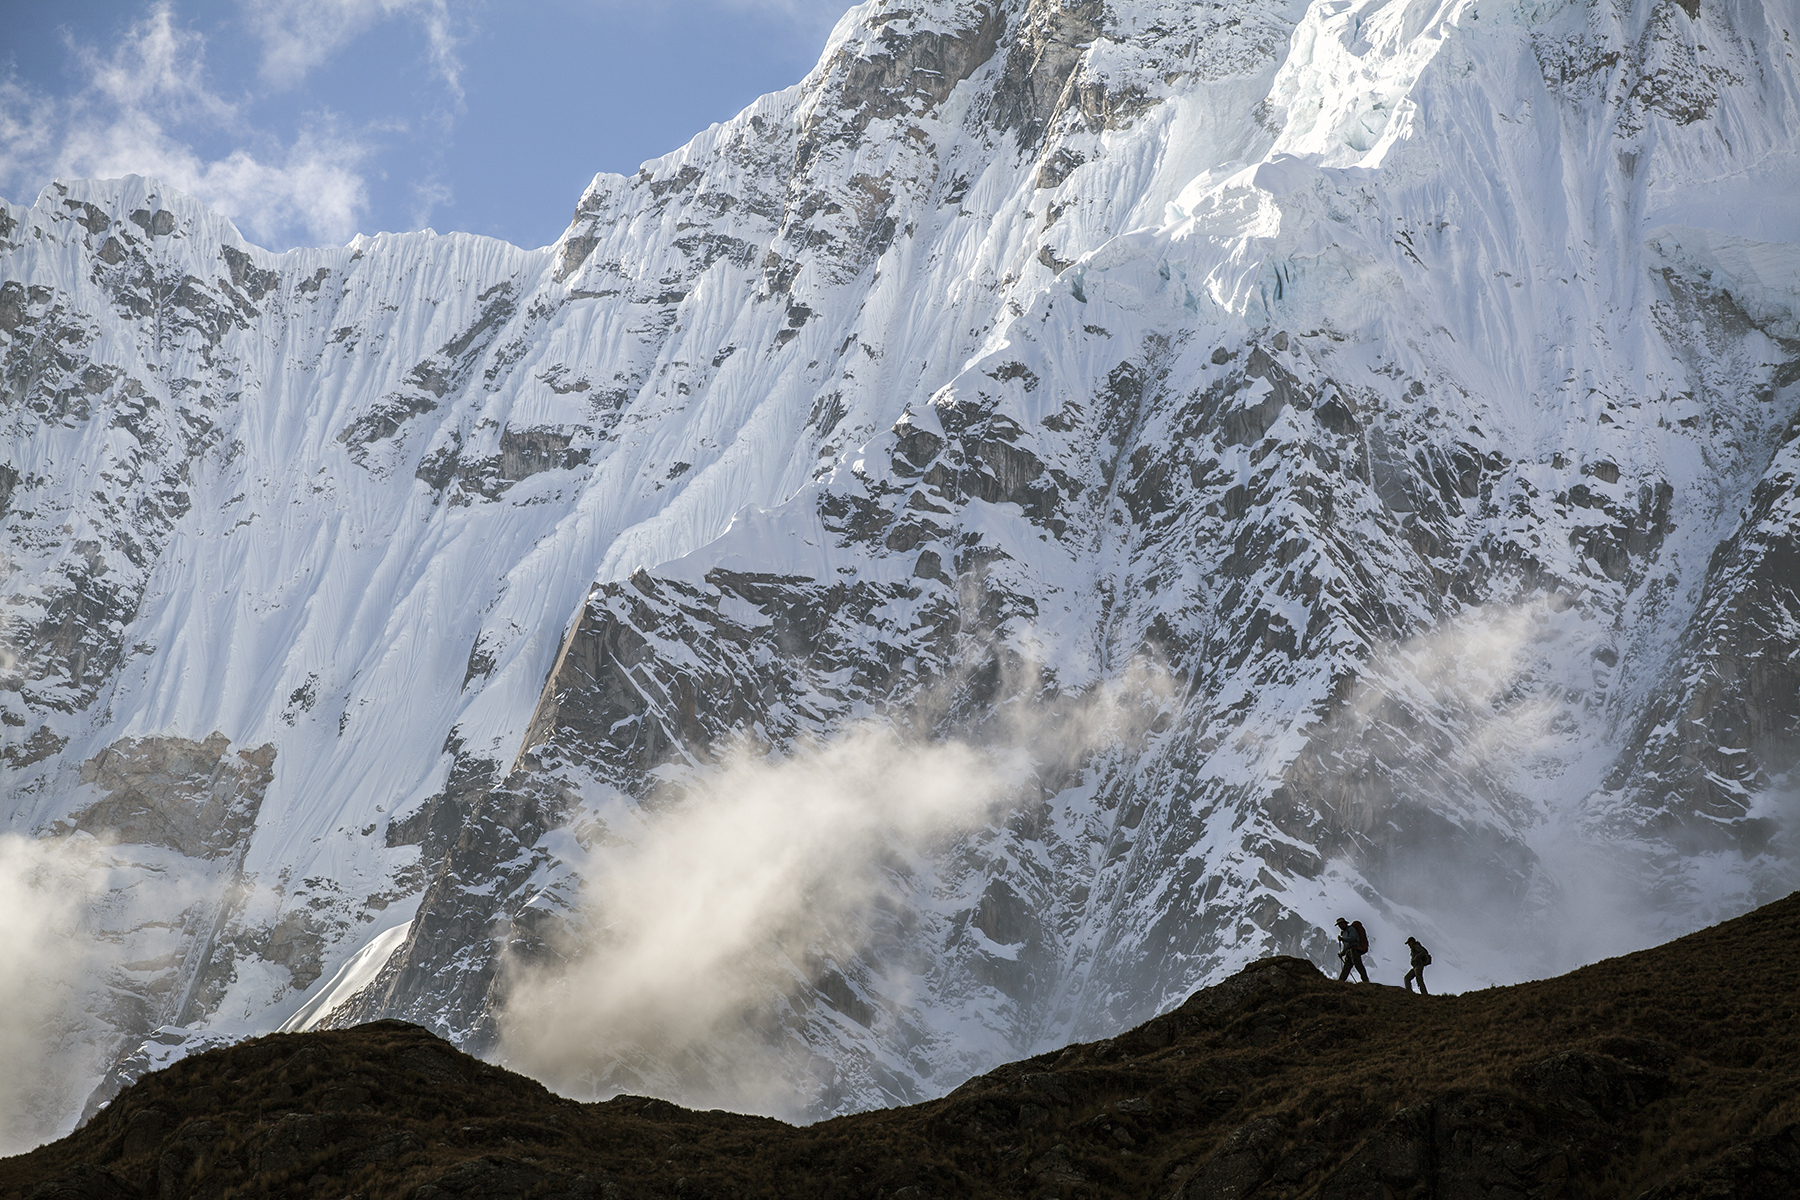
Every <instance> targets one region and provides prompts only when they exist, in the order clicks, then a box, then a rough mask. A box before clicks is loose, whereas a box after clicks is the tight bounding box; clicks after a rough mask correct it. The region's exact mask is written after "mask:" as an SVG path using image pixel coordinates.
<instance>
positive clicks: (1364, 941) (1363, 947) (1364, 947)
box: [1350, 921, 1369, 954]
mask: <svg viewBox="0 0 1800 1200" xmlns="http://www.w3.org/2000/svg"><path fill="white" fill-rule="evenodd" d="M1350 928H1351V929H1353V930H1355V932H1356V941H1355V942H1354V943H1353V946H1354V948H1355V950H1356V952H1357V953H1358V954H1367V953H1368V952H1369V931H1368V930H1366V929H1364V928H1363V923H1362V922H1361V921H1352V922H1350Z"/></svg>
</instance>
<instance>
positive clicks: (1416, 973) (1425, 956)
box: [1405, 937, 1431, 996]
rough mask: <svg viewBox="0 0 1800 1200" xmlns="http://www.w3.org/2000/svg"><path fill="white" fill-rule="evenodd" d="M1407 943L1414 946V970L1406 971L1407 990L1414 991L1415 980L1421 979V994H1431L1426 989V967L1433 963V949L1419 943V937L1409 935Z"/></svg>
mask: <svg viewBox="0 0 1800 1200" xmlns="http://www.w3.org/2000/svg"><path fill="white" fill-rule="evenodd" d="M1406 944H1407V945H1408V946H1411V947H1412V970H1410V971H1408V972H1407V973H1406V980H1405V983H1406V990H1407V991H1409V992H1410V991H1412V985H1413V980H1415V979H1416V980H1418V981H1419V995H1421V996H1429V995H1431V993H1430V992H1428V991H1426V990H1425V968H1426V967H1429V966H1430V965H1431V951H1429V950H1427V949H1426V948H1425V947H1424V946H1421V945H1420V944H1419V939H1418V938H1414V937H1409V938H1407V939H1406Z"/></svg>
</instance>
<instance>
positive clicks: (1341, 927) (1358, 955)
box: [1337, 917, 1423, 986]
mask: <svg viewBox="0 0 1800 1200" xmlns="http://www.w3.org/2000/svg"><path fill="white" fill-rule="evenodd" d="M1337 923H1338V958H1340V959H1342V960H1343V963H1344V969H1343V970H1341V971H1339V972H1338V982H1339V983H1342V982H1344V981H1345V980H1346V979H1348V978H1350V972H1351V971H1352V970H1354V971H1355V972H1356V973H1357V974H1358V975H1360V976H1362V981H1363V982H1364V983H1367V982H1369V972H1368V970H1367V969H1366V968H1365V967H1364V966H1363V960H1362V956H1363V955H1365V954H1367V953H1368V952H1369V934H1368V931H1367V930H1365V929H1364V928H1363V923H1362V922H1361V921H1346V920H1344V918H1342V917H1339V918H1338V919H1337ZM1421 986H1423V985H1421Z"/></svg>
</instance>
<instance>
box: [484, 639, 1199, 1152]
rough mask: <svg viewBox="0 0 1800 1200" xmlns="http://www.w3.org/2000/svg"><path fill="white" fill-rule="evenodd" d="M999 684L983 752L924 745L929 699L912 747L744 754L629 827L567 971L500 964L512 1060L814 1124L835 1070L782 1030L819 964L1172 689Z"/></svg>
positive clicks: (920, 709)
mask: <svg viewBox="0 0 1800 1200" xmlns="http://www.w3.org/2000/svg"><path fill="white" fill-rule="evenodd" d="M949 690H950V691H954V689H949ZM999 690H1000V692H1001V694H1002V695H1004V696H1007V697H1010V699H1009V700H1003V701H1001V702H1000V703H998V704H996V705H995V706H994V707H993V708H990V709H986V710H984V711H985V713H986V715H987V717H988V718H989V719H987V720H986V721H984V722H982V724H981V726H980V729H979V734H978V736H979V738H980V741H979V743H977V742H975V741H974V740H972V739H973V738H974V737H976V736H977V734H976V733H975V732H973V731H971V732H969V734H968V736H969V738H970V739H971V740H930V739H929V738H927V737H925V736H923V731H924V730H925V729H928V728H931V727H933V726H934V725H936V724H937V722H935V721H933V720H931V719H930V714H931V713H932V712H936V713H937V714H938V717H939V718H940V719H943V720H945V721H947V720H948V717H947V715H946V712H947V710H946V707H945V706H946V704H948V703H949V698H948V696H947V695H940V696H932V697H925V698H921V700H920V703H919V704H918V705H916V706H915V708H914V711H913V712H912V713H911V714H910V716H911V717H912V718H913V720H911V721H909V722H908V727H909V728H910V729H911V730H912V736H911V737H907V736H903V735H902V733H900V732H898V731H896V730H895V729H893V728H891V727H889V726H885V725H878V724H874V723H868V724H862V725H857V726H853V727H851V728H850V729H848V730H845V731H843V732H841V733H839V734H837V735H835V736H834V737H833V738H832V739H831V740H830V741H829V742H827V743H825V744H823V745H813V746H809V747H805V748H803V749H802V750H800V751H799V752H797V753H795V754H794V755H792V756H790V757H787V758H784V759H772V758H769V757H764V756H760V755H757V754H755V753H753V752H751V751H749V750H747V749H746V750H742V751H740V752H738V753H737V754H735V755H733V756H731V757H729V758H728V759H727V760H726V762H725V763H724V764H723V765H722V766H721V768H720V769H718V770H717V771H714V772H711V773H708V774H706V775H704V776H701V777H699V778H698V779H697V781H696V782H695V783H694V785H693V786H692V787H691V788H690V789H689V790H688V792H687V794H686V796H685V797H684V798H683V799H681V800H680V801H679V802H678V803H676V804H673V805H670V806H668V807H665V808H661V809H660V810H657V809H655V808H652V809H651V810H650V811H644V810H639V811H638V812H637V813H635V814H629V815H627V817H626V818H625V819H626V820H630V821H632V822H635V823H636V825H637V827H636V828H635V829H629V830H628V829H624V828H623V827H620V828H615V829H612V830H610V831H609V832H610V833H611V834H612V835H613V836H612V839H611V840H612V844H610V845H603V846H598V847H596V849H594V850H593V851H592V852H590V856H589V859H588V861H587V862H586V863H584V864H582V867H581V870H582V874H583V876H584V877H585V879H586V881H587V883H586V892H585V897H584V900H585V909H586V925H585V928H583V929H581V930H578V931H576V932H574V933H572V934H571V935H570V936H568V937H567V938H566V939H565V940H564V942H563V944H561V945H560V946H558V947H557V950H558V951H559V952H560V954H561V955H562V956H563V958H562V961H561V962H560V963H558V964H557V965H556V966H554V967H551V968H544V967H541V966H539V967H535V968H533V967H526V966H523V965H521V964H518V963H514V964H512V966H511V967H510V969H509V987H508V990H507V994H506V998H505V1001H504V1003H503V1005H502V1008H501V1012H500V1019H499V1032H500V1045H499V1053H500V1056H501V1057H502V1058H503V1059H504V1060H505V1061H507V1062H508V1064H509V1065H511V1066H513V1067H514V1068H516V1069H519V1070H523V1071H526V1072H528V1073H530V1074H532V1075H534V1076H536V1077H537V1078H539V1079H542V1080H543V1081H545V1082H546V1083H548V1084H549V1085H550V1086H552V1087H554V1088H556V1089H558V1090H560V1091H563V1092H565V1093H567V1094H570V1095H582V1096H596V1097H598V1096H603V1095H607V1094H612V1093H615V1092H618V1091H622V1090H633V1091H639V1090H648V1091H655V1092H658V1093H659V1094H664V1095H679V1096H680V1098H681V1099H682V1100H683V1101H684V1102H685V1103H689V1104H702V1105H721V1106H725V1107H730V1108H734V1109H737V1110H740V1111H753V1112H766V1113H770V1114H773V1115H778V1116H788V1117H800V1116H803V1115H805V1114H807V1113H808V1112H810V1111H812V1106H813V1104H814V1103H815V1102H816V1101H817V1100H818V1098H819V1094H820V1092H821V1090H822V1089H823V1088H824V1087H825V1086H826V1084H827V1080H826V1079H825V1078H822V1077H821V1074H828V1073H829V1071H828V1069H825V1070H824V1071H822V1072H820V1071H815V1070H814V1066H815V1064H814V1063H813V1062H812V1060H811V1056H810V1052H809V1051H807V1049H806V1047H805V1045H804V1041H803V1039H800V1038H796V1037H794V1036H793V1035H794V1030H793V1029H792V1028H789V1027H788V1026H786V1025H784V1023H783V1022H784V1018H790V1017H793V1016H794V1004H793V1002H794V1000H795V997H796V994H797V993H798V992H799V991H800V990H801V989H803V988H805V987H807V986H808V984H809V983H811V982H813V977H814V976H815V974H816V973H817V972H818V970H819V968H820V966H821V964H825V963H833V962H835V963H844V962H847V961H849V960H852V959H855V958H857V957H858V956H859V955H861V954H862V953H863V952H864V951H865V950H867V949H868V948H869V943H870V940H871V938H872V936H874V930H875V925H876V924H878V923H879V920H891V919H894V917H895V914H904V913H905V912H906V911H907V910H908V908H909V899H908V897H909V894H910V893H911V891H912V890H913V889H914V888H915V887H916V886H917V884H918V877H919V875H921V874H924V873H925V872H919V871H915V867H917V866H919V865H920V864H921V863H923V862H924V861H925V860H927V859H929V858H931V857H932V856H933V855H936V854H940V853H941V852H942V851H943V850H944V849H945V848H946V847H948V846H949V845H950V844H951V843H952V842H953V840H954V839H956V838H958V837H961V836H964V835H966V834H969V833H970V832H972V831H975V830H978V829H983V828H990V827H992V826H993V825H994V824H995V823H996V822H997V821H998V820H999V819H1001V818H1002V817H1003V816H1004V814H1005V813H1006V812H1008V811H1009V810H1010V809H1011V808H1012V807H1013V806H1014V805H1015V804H1016V803H1018V802H1019V801H1020V800H1021V799H1022V798H1025V797H1036V796H1037V795H1038V788H1039V787H1040V786H1042V785H1044V784H1045V783H1046V782H1049V783H1050V785H1051V786H1052V787H1054V786H1055V785H1054V782H1053V781H1054V780H1056V779H1058V778H1060V777H1062V776H1063V775H1064V774H1065V773H1066V772H1067V771H1069V770H1070V769H1071V768H1072V767H1074V766H1075V765H1076V764H1078V763H1079V762H1080V761H1081V760H1082V759H1083V758H1084V757H1085V756H1087V755H1089V754H1091V753H1093V752H1094V751H1096V750H1098V749H1100V748H1103V747H1107V746H1113V745H1118V744H1122V743H1126V742H1130V741H1132V740H1133V739H1136V738H1139V737H1141V736H1142V735H1143V734H1144V733H1145V731H1146V730H1147V729H1148V728H1149V727H1150V726H1151V725H1152V723H1153V722H1154V721H1155V719H1156V718H1157V716H1158V715H1160V713H1161V712H1162V711H1163V709H1164V706H1165V705H1166V703H1167V702H1168V700H1169V698H1170V697H1171V696H1172V695H1173V689H1172V686H1171V684H1170V682H1169V680H1168V678H1167V676H1166V674H1165V673H1164V672H1163V671H1161V670H1160V669H1158V668H1156V667H1154V666H1150V665H1146V664H1143V663H1138V664H1135V665H1134V666H1133V667H1132V668H1131V669H1130V670H1128V671H1126V672H1124V673H1123V674H1122V676H1121V677H1120V678H1118V679H1115V680H1113V681H1111V682H1110V683H1107V684H1104V685H1102V686H1099V687H1095V688H1092V689H1090V690H1088V691H1087V692H1085V693H1082V694H1061V695H1055V694H1047V689H1045V688H1044V687H1043V679H1042V677H1041V675H1040V673H1039V671H1038V669H1037V668H1036V666H1035V664H1032V663H1029V662H1025V661H1015V662H1014V663H1013V664H1012V667H1011V668H1010V669H1009V670H1008V671H1007V672H1006V673H1005V676H1004V678H1003V680H1002V683H1001V686H1000V689H999ZM1050 691H1053V689H1051V690H1050ZM621 834H623V835H624V836H620V835H621ZM927 869H929V868H927ZM899 919H901V920H904V917H903V916H902V917H900V918H899ZM876 1026H877V1029H876V1033H877V1036H879V1031H880V1019H879V1014H877V1021H876Z"/></svg>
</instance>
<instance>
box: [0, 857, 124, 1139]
mask: <svg viewBox="0 0 1800 1200" xmlns="http://www.w3.org/2000/svg"><path fill="white" fill-rule="evenodd" d="M108 880H109V858H108V854H107V850H106V847H104V846H103V845H102V844H101V843H99V842H98V841H96V839H94V838H92V837H90V836H88V835H86V834H79V835H76V836H75V837H73V838H67V839H55V840H36V839H32V838H26V837H21V836H19V835H17V834H0V912H3V913H5V914H6V916H5V919H4V921H0V963H4V964H5V970H4V971H0V1060H3V1061H4V1062H5V1063H6V1068H5V1070H3V1071H0V1155H6V1154H17V1153H20V1152H21V1151H24V1150H28V1149H30V1148H31V1147H32V1146H35V1145H37V1144H38V1143H40V1142H43V1141H46V1140H48V1139H50V1138H52V1137H56V1136H58V1135H60V1134H62V1133H66V1132H67V1131H68V1130H69V1128H70V1127H71V1125H72V1124H73V1122H74V1118H75V1116H76V1114H77V1112H78V1111H79V1109H80V1106H81V1103H82V1101H83V1100H85V1099H86V1089H87V1088H88V1087H91V1086H92V1084H93V1081H94V1080H95V1079H96V1078H97V1077H98V1076H99V1074H100V1073H101V1072H102V1071H104V1070H105V1069H106V1066H107V1063H106V1062H104V1061H101V1054H102V1046H101V1045H100V1044H99V1043H98V1042H97V1041H96V1040H95V1038H94V1034H95V1033H96V1029H95V1024H96V1023H95V1021H94V1019H93V1017H92V1014H91V1011H90V1009H91V1006H92V1005H93V1004H94V1002H95V1001H96V999H97V998H98V996H97V993H99V992H100V991H102V990H103V989H104V979H105V976H106V973H107V972H108V970H110V968H111V967H112V966H113V965H114V963H113V957H114V956H113V954H112V952H111V947H110V946H109V945H108V944H107V943H106V942H105V941H104V940H103V939H101V938H100V937H98V936H96V935H95V933H94V931H93V929H92V927H91V925H90V923H89V909H90V906H91V904H92V903H93V902H94V900H95V899H96V898H97V897H99V896H101V895H103V894H104V893H105V891H106V888H107V884H108Z"/></svg>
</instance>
